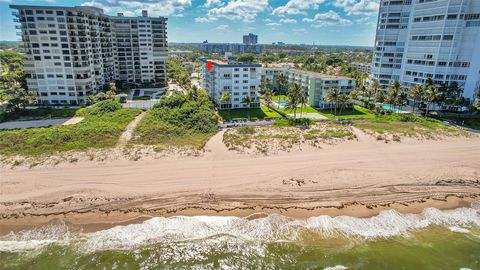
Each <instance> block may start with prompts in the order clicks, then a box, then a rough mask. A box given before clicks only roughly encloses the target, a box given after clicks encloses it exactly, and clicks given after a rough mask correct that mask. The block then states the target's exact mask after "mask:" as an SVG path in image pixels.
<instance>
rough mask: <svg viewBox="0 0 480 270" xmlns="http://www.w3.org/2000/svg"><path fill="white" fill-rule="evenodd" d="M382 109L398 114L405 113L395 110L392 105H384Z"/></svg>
mask: <svg viewBox="0 0 480 270" xmlns="http://www.w3.org/2000/svg"><path fill="white" fill-rule="evenodd" d="M382 108H384V109H385V110H388V111H392V112H396V113H400V112H403V111H402V110H400V109H398V108H395V107H393V106H391V105H382Z"/></svg>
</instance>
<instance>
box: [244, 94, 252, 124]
mask: <svg viewBox="0 0 480 270" xmlns="http://www.w3.org/2000/svg"><path fill="white" fill-rule="evenodd" d="M242 103H243V104H246V105H247V107H248V120H250V103H252V98H251V97H250V96H244V97H243V99H242Z"/></svg>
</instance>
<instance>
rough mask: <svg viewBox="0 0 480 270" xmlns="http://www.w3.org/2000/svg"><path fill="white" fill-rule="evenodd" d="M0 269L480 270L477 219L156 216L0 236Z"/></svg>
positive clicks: (453, 213) (426, 215)
mask: <svg viewBox="0 0 480 270" xmlns="http://www.w3.org/2000/svg"><path fill="white" fill-rule="evenodd" d="M0 269H329V270H333V269H335V270H343V269H388V270H395V269H398V270H400V269H402V270H408V269H411V270H426V269H432V270H433V269H435V270H438V269H450V270H453V269H455V270H467V269H480V214H479V211H478V210H477V209H474V208H459V209H454V210H443V211H441V210H438V209H435V208H427V209H425V210H424V211H423V212H422V213H420V214H401V213H399V212H396V211H395V210H388V211H383V212H381V213H380V214H379V215H377V216H373V217H370V218H355V217H348V216H338V217H330V216H317V217H310V218H306V219H292V218H288V217H285V216H281V215H269V216H268V217H265V218H259V219H254V220H247V219H243V218H238V217H214V216H192V217H186V216H177V217H153V218H151V219H148V220H146V221H144V222H143V223H140V224H131V225H126V226H116V227H113V228H110V229H106V230H102V231H97V232H93V233H83V232H81V231H78V230H76V229H75V228H73V227H70V226H68V225H67V224H65V223H63V222H61V221H55V222H51V223H49V224H47V225H43V226H39V227H37V228H33V229H30V230H25V231H21V232H17V233H10V234H9V235H5V236H2V237H0Z"/></svg>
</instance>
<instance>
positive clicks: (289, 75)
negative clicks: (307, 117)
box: [262, 68, 356, 109]
mask: <svg viewBox="0 0 480 270" xmlns="http://www.w3.org/2000/svg"><path fill="white" fill-rule="evenodd" d="M281 74H283V75H284V76H285V77H286V80H287V84H288V85H291V84H293V83H296V84H298V85H300V87H302V88H303V89H304V90H305V92H306V93H307V96H308V105H310V106H312V107H315V108H321V109H326V108H330V107H331V106H333V104H331V103H329V102H327V101H326V100H325V97H326V95H327V93H328V90H330V88H336V89H337V90H338V91H339V92H340V93H342V94H348V93H350V92H351V91H353V90H354V89H355V85H356V81H355V79H353V78H348V77H344V76H335V75H327V74H322V73H317V72H311V71H306V70H299V69H288V68H264V69H263V70H262V77H263V78H265V79H268V80H269V81H270V82H271V83H272V84H273V85H274V86H275V87H276V85H277V78H278V76H280V75H281ZM287 88H288V87H287Z"/></svg>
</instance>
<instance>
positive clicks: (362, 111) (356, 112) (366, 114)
mask: <svg viewBox="0 0 480 270" xmlns="http://www.w3.org/2000/svg"><path fill="white" fill-rule="evenodd" d="M333 112H334V110H330V109H327V110H320V113H321V114H322V115H324V116H326V117H327V118H334V117H336V118H371V117H374V116H375V115H374V114H373V112H372V111H370V110H369V109H366V108H363V107H360V106H358V105H355V106H354V107H353V109H344V110H342V111H341V112H340V109H339V108H337V115H336V116H335V115H334V114H333Z"/></svg>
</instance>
